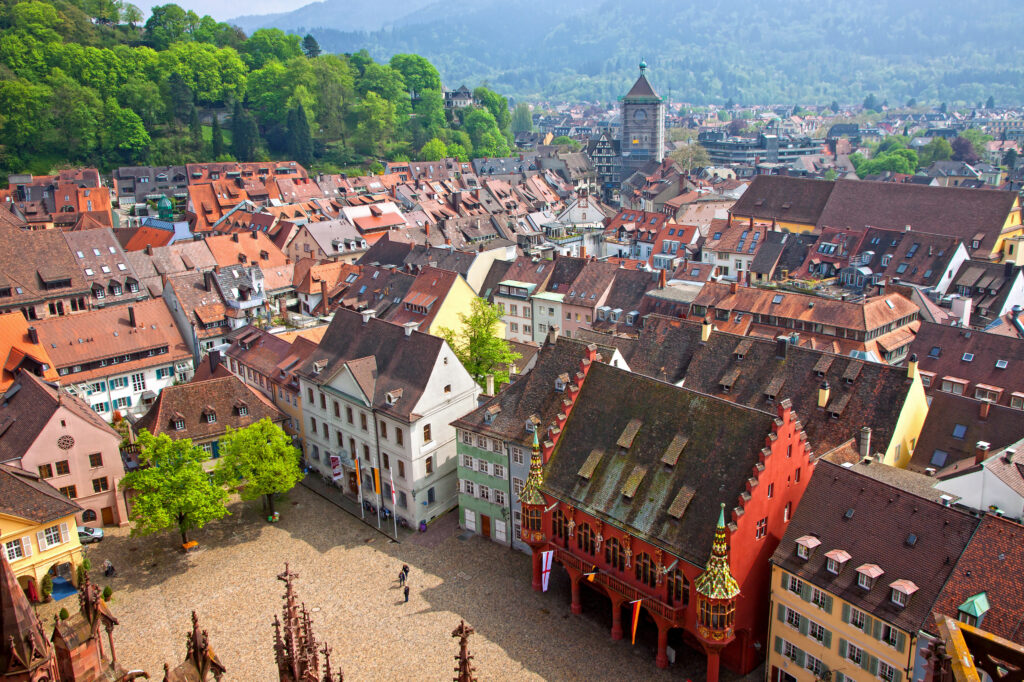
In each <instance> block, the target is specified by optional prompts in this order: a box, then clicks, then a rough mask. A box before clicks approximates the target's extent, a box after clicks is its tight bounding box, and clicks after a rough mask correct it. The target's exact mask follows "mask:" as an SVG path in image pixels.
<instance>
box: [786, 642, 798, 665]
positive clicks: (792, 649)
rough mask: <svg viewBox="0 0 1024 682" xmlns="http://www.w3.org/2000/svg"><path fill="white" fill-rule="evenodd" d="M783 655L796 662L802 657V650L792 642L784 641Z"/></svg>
mask: <svg viewBox="0 0 1024 682" xmlns="http://www.w3.org/2000/svg"><path fill="white" fill-rule="evenodd" d="M782 654H783V655H784V656H785V657H786V658H788V659H790V660H791V661H795V660H796V659H797V657H798V656H799V655H800V649H799V648H798V647H797V646H796V645H794V644H793V643H792V642H787V641H786V640H782Z"/></svg>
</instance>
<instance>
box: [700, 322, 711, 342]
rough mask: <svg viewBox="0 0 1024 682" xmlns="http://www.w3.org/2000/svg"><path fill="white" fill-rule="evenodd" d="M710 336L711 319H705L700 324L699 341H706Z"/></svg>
mask: <svg viewBox="0 0 1024 682" xmlns="http://www.w3.org/2000/svg"><path fill="white" fill-rule="evenodd" d="M710 338H711V320H708V319H705V320H704V322H703V323H701V325H700V340H701V343H707V342H708V339H710Z"/></svg>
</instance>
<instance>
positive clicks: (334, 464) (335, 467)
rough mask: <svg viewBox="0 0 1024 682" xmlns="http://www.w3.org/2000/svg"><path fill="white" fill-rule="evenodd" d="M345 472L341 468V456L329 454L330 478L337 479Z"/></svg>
mask: <svg viewBox="0 0 1024 682" xmlns="http://www.w3.org/2000/svg"><path fill="white" fill-rule="evenodd" d="M344 473H345V472H343V471H342V470H341V457H338V456H337V455H331V478H332V479H333V480H335V481H337V480H338V479H339V478H341V477H342V476H343V475H344Z"/></svg>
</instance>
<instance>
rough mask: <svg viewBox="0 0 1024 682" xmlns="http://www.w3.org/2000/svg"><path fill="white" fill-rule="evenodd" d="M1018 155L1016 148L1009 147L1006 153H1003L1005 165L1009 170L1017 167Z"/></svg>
mask: <svg viewBox="0 0 1024 682" xmlns="http://www.w3.org/2000/svg"><path fill="white" fill-rule="evenodd" d="M1018 156H1019V155H1018V153H1017V150H1016V149H1007V150H1006V153H1005V154H1003V165H1004V166H1006V168H1007V169H1008V170H1011V171H1012V170H1014V169H1015V168H1016V167H1017V157H1018Z"/></svg>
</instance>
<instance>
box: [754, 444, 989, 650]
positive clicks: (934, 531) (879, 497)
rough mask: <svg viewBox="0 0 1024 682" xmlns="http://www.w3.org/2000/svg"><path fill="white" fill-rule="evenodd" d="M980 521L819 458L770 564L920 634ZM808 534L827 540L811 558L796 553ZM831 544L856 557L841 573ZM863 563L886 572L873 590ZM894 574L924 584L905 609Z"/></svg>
mask: <svg viewBox="0 0 1024 682" xmlns="http://www.w3.org/2000/svg"><path fill="white" fill-rule="evenodd" d="M850 510H852V514H851V512H850ZM977 526H978V519H977V518H975V517H973V516H971V515H970V514H967V513H965V512H962V511H959V510H957V509H955V508H953V507H944V506H943V505H942V504H940V503H937V502H933V501H930V500H926V499H923V498H921V497H918V496H916V495H913V494H911V493H908V492H906V491H904V490H900V489H899V488H897V487H894V486H891V485H889V484H887V483H884V482H882V481H878V480H875V479H872V478H870V477H868V476H865V475H863V474H861V473H858V472H856V471H850V470H848V469H845V468H843V467H842V466H838V465H835V464H832V463H831V462H828V461H825V460H819V461H818V464H817V466H816V468H815V472H814V476H812V477H811V480H810V482H809V483H808V484H807V490H806V491H805V492H804V495H803V498H801V500H800V505H799V506H798V507H797V509H796V512H795V513H794V514H793V518H792V520H791V521H790V523H789V528H788V529H787V530H786V535H785V536H784V537H783V539H782V542H781V543H779V546H778V549H776V550H775V554H774V555H773V556H772V563H774V564H776V565H778V566H781V567H782V568H784V569H785V570H787V571H789V572H790V573H793V574H795V575H796V576H798V577H799V578H800V579H801V580H805V581H807V582H809V583H811V584H813V585H816V586H818V587H820V588H822V589H824V590H827V591H828V592H830V593H831V594H833V595H835V596H837V597H840V598H841V599H843V600H846V601H849V602H851V603H852V604H854V605H856V606H857V608H859V609H863V610H865V611H867V612H868V613H870V614H871V615H872V616H874V617H876V618H879V619H882V620H884V621H887V622H889V623H892V624H893V625H895V626H897V627H899V628H901V629H903V630H907V631H909V632H911V633H914V632H916V631H917V630H918V629H921V628H924V629H928V626H929V625H930V624H931V610H932V606H933V605H934V604H935V600H936V598H937V597H938V596H939V594H940V592H941V591H942V588H943V585H944V584H945V582H946V579H947V577H948V576H949V575H950V574H951V572H952V570H953V565H954V563H955V562H956V560H957V558H958V557H959V556H960V555H961V554H962V553H963V551H964V548H965V547H966V546H967V544H968V542H969V541H970V539H971V535H972V534H973V533H974V530H975V528H977ZM911 534H913V535H914V536H915V541H914V542H913V543H910V542H908V539H909V536H910V535H911ZM804 535H811V536H814V537H816V538H818V540H820V541H821V545H819V546H818V547H816V548H815V549H814V551H813V552H812V553H811V555H810V559H808V560H806V561H805V560H803V559H800V558H799V557H798V556H797V554H796V546H797V545H796V539H797V538H799V537H802V536H804ZM833 549H842V550H845V551H846V552H848V553H849V554H850V557H851V558H850V559H849V561H847V562H846V565H845V567H844V568H843V569H842V570H841V571H840V573H839V575H832V574H831V573H829V572H828V571H826V569H825V563H826V561H825V554H826V552H829V551H831V550H833ZM862 564H875V565H877V566H879V567H880V568H881V569H882V570H883V571H884V573H883V574H882V575H881V576H879V577H878V578H877V580H876V583H875V585H874V587H872V588H871V590H870V591H865V590H863V589H861V588H860V587H858V586H857V575H858V574H857V571H856V569H857V567H858V566H861V565H862ZM895 580H910V581H912V582H913V583H914V584H915V585H917V587H918V590H917V592H915V593H914V594H913V595H911V597H910V600H909V602H908V603H907V605H906V606H905V607H904V608H900V607H898V606H896V605H895V604H893V603H892V601H891V599H890V589H889V584H890V583H892V582H893V581H895Z"/></svg>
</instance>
